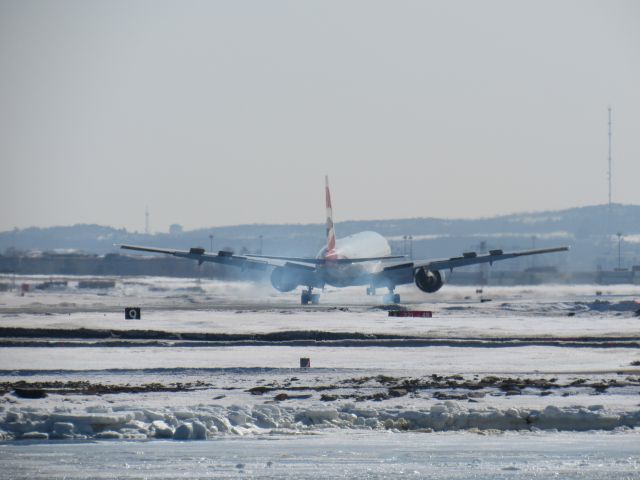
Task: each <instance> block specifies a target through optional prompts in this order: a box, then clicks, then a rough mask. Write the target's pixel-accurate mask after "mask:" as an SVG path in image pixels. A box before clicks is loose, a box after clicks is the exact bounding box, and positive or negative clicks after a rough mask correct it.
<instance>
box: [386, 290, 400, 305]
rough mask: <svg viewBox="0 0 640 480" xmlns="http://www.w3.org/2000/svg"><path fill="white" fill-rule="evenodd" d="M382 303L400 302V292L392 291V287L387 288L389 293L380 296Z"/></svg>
mask: <svg viewBox="0 0 640 480" xmlns="http://www.w3.org/2000/svg"><path fill="white" fill-rule="evenodd" d="M382 301H383V302H384V303H400V294H399V293H393V288H389V293H387V294H386V295H384V296H383V297H382Z"/></svg>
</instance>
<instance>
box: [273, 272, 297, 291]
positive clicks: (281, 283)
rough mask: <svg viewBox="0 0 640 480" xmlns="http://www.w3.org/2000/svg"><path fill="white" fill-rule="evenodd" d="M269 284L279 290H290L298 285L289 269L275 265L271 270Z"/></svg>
mask: <svg viewBox="0 0 640 480" xmlns="http://www.w3.org/2000/svg"><path fill="white" fill-rule="evenodd" d="M271 285H273V288H275V289H276V290H278V291H279V292H290V291H291V290H294V289H295V288H296V287H297V286H298V285H299V282H298V279H297V278H296V276H295V274H293V272H291V271H290V270H287V269H285V268H282V267H276V268H274V269H273V272H271Z"/></svg>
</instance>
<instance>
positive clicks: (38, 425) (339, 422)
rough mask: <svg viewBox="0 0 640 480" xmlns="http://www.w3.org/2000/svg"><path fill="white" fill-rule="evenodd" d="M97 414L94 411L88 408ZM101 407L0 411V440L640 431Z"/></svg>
mask: <svg viewBox="0 0 640 480" xmlns="http://www.w3.org/2000/svg"><path fill="white" fill-rule="evenodd" d="M93 410H95V409H93ZM117 410H118V411H111V410H110V409H109V408H100V409H99V411H92V409H90V408H89V409H87V410H86V411H81V412H72V411H61V410H56V411H53V412H47V411H43V410H38V409H34V408H28V409H26V408H25V409H22V410H19V409H17V408H11V409H9V410H5V411H0V439H2V440H5V441H6V440H14V439H15V440H21V439H22V440H49V439H52V440H55V439H61V440H84V439H125V440H127V439H128V440H138V439H148V438H164V439H171V438H172V439H175V440H204V439H207V438H212V437H213V436H216V435H225V434H228V435H240V436H242V435H247V434H262V433H278V432H282V433H296V432H308V431H314V430H318V429H326V428H338V429H369V430H402V431H404V430H422V431H451V430H479V431H482V430H535V429H545V430H548V429H554V430H565V431H585V430H614V429H619V428H635V427H640V410H637V411H631V412H629V411H610V410H605V409H604V408H603V407H602V406H601V405H592V406H590V407H587V408H584V407H557V406H548V407H546V408H544V409H540V410H537V409H527V408H508V409H499V408H493V407H484V408H469V407H467V406H465V405H462V404H460V403H458V402H454V401H446V402H444V403H437V404H435V405H433V406H431V407H430V408H426V409H421V410H420V409H401V408H392V409H390V408H380V409H376V408H372V407H363V406H359V405H356V404H353V403H345V404H342V405H340V406H338V407H337V408H330V407H327V406H325V405H314V406H310V407H307V408H305V407H302V406H299V407H285V406H280V405H275V404H265V405H257V406H248V405H232V406H229V407H222V406H216V405H212V406H205V405H201V406H199V407H198V408H197V409H193V410H176V409H169V408H167V409H162V410H148V409H136V408H135V407H132V408H131V409H130V410H128V411H124V410H121V409H120V408H118V409H117Z"/></svg>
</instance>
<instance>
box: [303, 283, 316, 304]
mask: <svg viewBox="0 0 640 480" xmlns="http://www.w3.org/2000/svg"><path fill="white" fill-rule="evenodd" d="M312 292H313V288H312V287H309V288H308V289H307V290H303V291H302V294H301V295H300V304H301V305H309V304H310V303H311V304H313V305H318V303H320V294H319V293H312Z"/></svg>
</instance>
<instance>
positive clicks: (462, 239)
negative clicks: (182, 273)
mask: <svg viewBox="0 0 640 480" xmlns="http://www.w3.org/2000/svg"><path fill="white" fill-rule="evenodd" d="M177 230H178V231H177V232H175V229H174V232H175V233H172V234H169V233H156V234H153V235H145V234H141V233H137V232H129V231H127V230H125V229H115V228H111V227H105V226H101V225H73V226H68V227H49V228H37V227H32V228H26V229H18V230H13V231H8V232H1V233H0V252H7V253H10V251H11V250H12V249H16V250H19V251H56V250H58V251H81V252H86V253H95V254H100V255H103V254H106V253H112V252H116V251H118V249H116V248H115V247H114V246H113V244H114V243H132V244H141V245H153V246H161V247H175V248H183V249H186V248H189V247H192V246H201V247H204V248H206V249H207V250H209V246H210V239H209V234H213V235H214V250H220V249H223V248H224V249H226V248H231V249H233V250H234V251H236V252H242V251H245V252H246V251H249V252H252V253H255V252H258V251H259V250H260V236H262V242H263V248H262V251H263V253H265V254H273V255H284V254H287V255H300V256H303V255H304V256H309V255H311V256H313V255H315V254H316V252H317V251H318V250H319V249H320V248H321V247H322V246H323V244H324V225H323V224H305V225H266V224H264V225H263V224H254V225H235V226H227V227H212V228H202V229H197V230H191V231H184V232H180V231H179V229H177ZM336 230H337V232H338V236H339V237H340V236H345V235H348V234H351V233H355V232H358V231H361V230H375V231H377V232H379V233H381V234H382V235H384V236H385V237H387V238H388V239H389V241H390V243H391V246H392V249H393V250H394V252H395V253H405V251H406V252H407V253H408V250H409V242H408V241H405V240H404V238H403V237H404V236H408V235H410V236H411V237H412V238H413V241H412V242H411V246H412V249H413V256H414V257H415V258H434V257H438V258H439V257H449V256H452V255H457V254H459V253H460V252H462V251H468V250H479V249H481V246H482V242H484V245H483V246H484V248H485V249H490V248H502V249H505V250H510V249H521V248H531V247H533V246H535V247H536V248H542V247H546V246H552V245H569V246H571V247H572V250H571V251H570V252H569V253H568V254H560V255H553V256H545V257H538V258H536V259H535V260H532V259H522V260H520V261H514V262H503V264H501V265H500V268H505V269H510V268H514V269H515V268H523V267H525V266H527V265H533V263H531V262H535V265H536V266H541V265H546V264H552V263H553V264H560V267H561V268H566V269H573V270H575V269H593V268H597V267H598V266H601V267H603V268H611V267H614V266H617V261H618V240H617V237H616V236H615V233H616V232H622V233H623V235H624V238H625V241H624V243H623V247H622V249H621V254H622V262H623V264H624V265H626V266H630V265H637V264H640V206H638V205H620V204H614V205H613V206H612V211H611V215H609V208H608V206H607V205H595V206H589V207H580V208H571V209H567V210H558V211H547V212H532V213H521V214H513V215H502V216H497V217H491V218H479V219H438V218H407V219H394V220H362V221H346V222H340V223H338V224H336ZM607 232H609V234H607ZM527 262H529V263H527Z"/></svg>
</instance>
